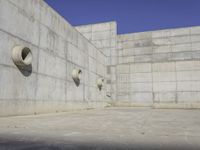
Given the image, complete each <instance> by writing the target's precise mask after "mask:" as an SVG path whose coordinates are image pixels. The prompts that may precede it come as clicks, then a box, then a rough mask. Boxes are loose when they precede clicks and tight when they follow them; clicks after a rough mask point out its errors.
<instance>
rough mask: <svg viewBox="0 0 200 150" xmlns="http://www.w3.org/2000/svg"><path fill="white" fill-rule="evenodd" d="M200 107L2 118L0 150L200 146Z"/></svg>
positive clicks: (91, 111) (195, 147)
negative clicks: (199, 108) (198, 108)
mask: <svg viewBox="0 0 200 150" xmlns="http://www.w3.org/2000/svg"><path fill="white" fill-rule="evenodd" d="M199 141H200V111H199V110H175V109H173V110H171V109H168V110H166V109H164V110H162V109H148V108H147V109H145V108H118V109H114V108H109V109H102V110H88V111H79V112H70V113H61V114H52V115H51V114H49V115H38V116H21V117H8V118H0V149H1V150H2V149H6V148H9V149H23V148H25V149H48V148H49V149H56V148H58V149H66V148H68V149H88V148H89V149H126V148H127V149H128V148H129V149H140V150H142V149H148V150H149V149H154V150H155V149H170V150H171V149H180V150H184V149H188V150H189V149H195V150H196V149H199V148H200V143H199Z"/></svg>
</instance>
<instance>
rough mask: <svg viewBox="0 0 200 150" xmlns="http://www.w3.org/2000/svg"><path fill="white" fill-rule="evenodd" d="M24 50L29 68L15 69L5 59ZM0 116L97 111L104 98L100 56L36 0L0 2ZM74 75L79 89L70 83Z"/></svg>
mask: <svg viewBox="0 0 200 150" xmlns="http://www.w3.org/2000/svg"><path fill="white" fill-rule="evenodd" d="M17 45H22V46H25V47H28V48H29V49H30V50H31V52H32V55H33V59H32V65H30V66H29V67H28V68H18V67H17V66H16V65H15V64H14V63H13V61H12V58H11V54H12V50H13V48H14V47H15V46H17ZM0 56H1V59H0V115H1V116H6V115H21V114H34V113H46V112H56V111H67V110H73V109H82V108H95V107H103V106H105V105H106V104H107V102H108V100H109V98H108V97H107V96H106V84H105V85H104V86H103V88H102V90H101V91H100V90H99V89H98V88H97V80H98V79H99V78H106V70H107V68H106V55H105V54H104V53H103V52H102V51H100V50H98V49H97V48H96V47H95V46H94V45H93V44H91V43H90V42H89V41H88V40H87V39H86V38H85V37H84V36H82V34H80V33H79V32H78V31H77V30H76V29H74V28H73V27H72V26H71V25H70V24H69V23H68V22H67V21H65V20H64V19H63V18H62V17H61V16H59V15H58V14H57V13H56V12H55V11H53V10H52V9H51V8H50V7H49V6H48V5H47V4H46V3H45V2H44V1H42V0H0ZM73 69H80V70H81V72H82V74H81V79H80V85H79V86H77V85H76V84H75V83H74V81H73V79H72V75H71V74H72V71H73Z"/></svg>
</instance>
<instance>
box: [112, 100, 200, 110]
mask: <svg viewBox="0 0 200 150" xmlns="http://www.w3.org/2000/svg"><path fill="white" fill-rule="evenodd" d="M112 106H113V107H152V108H155V109H200V103H154V104H153V103H133V102H123V101H117V102H113V104H112Z"/></svg>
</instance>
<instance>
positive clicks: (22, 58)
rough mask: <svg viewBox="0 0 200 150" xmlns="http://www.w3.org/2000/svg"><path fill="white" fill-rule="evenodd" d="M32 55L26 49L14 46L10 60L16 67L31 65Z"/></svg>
mask: <svg viewBox="0 0 200 150" xmlns="http://www.w3.org/2000/svg"><path fill="white" fill-rule="evenodd" d="M32 57H33V56H32V53H31V50H30V49H29V48H28V47H24V46H15V47H14V48H13V50H12V59H13V62H14V63H15V64H16V65H19V66H28V65H30V64H31V63H32Z"/></svg>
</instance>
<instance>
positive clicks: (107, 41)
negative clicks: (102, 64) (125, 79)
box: [76, 21, 118, 100]
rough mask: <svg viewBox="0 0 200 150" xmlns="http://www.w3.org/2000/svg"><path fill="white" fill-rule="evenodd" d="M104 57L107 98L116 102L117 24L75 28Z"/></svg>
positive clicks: (108, 23)
mask: <svg viewBox="0 0 200 150" xmlns="http://www.w3.org/2000/svg"><path fill="white" fill-rule="evenodd" d="M76 29H77V30H78V31H79V32H80V33H81V34H82V35H83V36H85V37H86V38H87V39H88V40H89V41H91V43H93V44H94V45H95V46H96V47H97V48H98V49H99V50H101V52H102V53H103V54H104V55H105V56H106V65H107V73H106V77H107V78H106V79H107V80H106V84H107V96H108V97H110V98H111V100H116V65H117V59H118V57H117V54H118V53H117V49H116V46H117V24H116V22H115V21H112V22H105V23H97V24H89V25H82V26H76Z"/></svg>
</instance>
